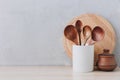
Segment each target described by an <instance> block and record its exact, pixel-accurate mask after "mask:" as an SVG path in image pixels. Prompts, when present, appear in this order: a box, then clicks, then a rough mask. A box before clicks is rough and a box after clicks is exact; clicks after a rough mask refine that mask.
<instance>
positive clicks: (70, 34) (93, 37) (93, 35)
mask: <svg viewBox="0 0 120 80" xmlns="http://www.w3.org/2000/svg"><path fill="white" fill-rule="evenodd" d="M81 34H83V36H84V39H85V41H84V43H81ZM64 35H65V37H66V38H68V39H69V40H71V41H72V42H74V43H75V44H76V45H83V44H84V46H85V45H94V44H95V42H97V41H101V40H102V39H103V38H104V36H105V32H104V30H103V29H102V28H101V27H99V26H95V27H94V28H93V30H92V29H91V27H90V26H89V25H85V26H84V27H83V29H82V22H81V21H80V20H77V21H76V23H75V26H74V25H67V26H66V28H65V29H64Z"/></svg>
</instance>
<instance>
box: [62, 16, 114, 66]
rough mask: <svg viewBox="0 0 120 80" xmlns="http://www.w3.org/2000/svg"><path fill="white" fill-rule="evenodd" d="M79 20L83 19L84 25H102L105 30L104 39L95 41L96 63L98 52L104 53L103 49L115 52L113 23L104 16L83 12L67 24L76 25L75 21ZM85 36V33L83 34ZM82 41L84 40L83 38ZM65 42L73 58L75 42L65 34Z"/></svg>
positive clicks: (67, 51)
mask: <svg viewBox="0 0 120 80" xmlns="http://www.w3.org/2000/svg"><path fill="white" fill-rule="evenodd" d="M77 20H81V21H82V23H83V26H82V27H84V26H85V25H89V26H91V28H92V29H93V28H94V27H95V26H100V27H101V28H102V29H103V30H104V31H105V37H104V39H103V40H102V41H99V42H96V43H95V46H94V48H95V51H94V52H95V53H94V54H95V57H94V63H95V64H96V61H97V60H98V54H100V53H103V49H109V50H110V53H112V52H113V50H114V47H115V42H116V41H115V40H116V38H115V32H114V30H113V28H112V25H111V24H110V23H109V22H108V21H107V20H106V19H104V18H103V17H101V16H98V15H95V14H83V15H81V16H78V17H76V18H74V19H73V20H72V21H70V23H68V24H67V25H75V22H76V21H77ZM82 38H83V35H82ZM82 42H84V40H83V39H82ZM63 43H64V48H65V51H66V53H67V54H68V56H69V57H70V58H72V45H74V43H73V42H72V41H70V40H68V39H67V38H66V37H65V36H63Z"/></svg>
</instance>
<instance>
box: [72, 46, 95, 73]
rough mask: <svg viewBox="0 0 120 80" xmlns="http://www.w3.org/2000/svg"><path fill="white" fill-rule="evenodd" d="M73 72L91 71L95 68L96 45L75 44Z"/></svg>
mask: <svg viewBox="0 0 120 80" xmlns="http://www.w3.org/2000/svg"><path fill="white" fill-rule="evenodd" d="M72 51H73V53H72V54H73V72H91V71H93V69H94V46H93V45H92V46H78V45H73V49H72Z"/></svg>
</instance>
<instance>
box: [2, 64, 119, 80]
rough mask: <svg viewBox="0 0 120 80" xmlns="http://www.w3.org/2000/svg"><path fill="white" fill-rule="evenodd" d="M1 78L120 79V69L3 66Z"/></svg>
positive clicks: (35, 79) (51, 79) (43, 79)
mask: <svg viewBox="0 0 120 80" xmlns="http://www.w3.org/2000/svg"><path fill="white" fill-rule="evenodd" d="M0 80H120V70H119V69H118V68H117V69H116V70H115V71H114V72H102V71H94V72H89V73H73V72H72V67H71V66H14V67H12V66H11V67H10V66H9V67H2V66H1V67H0Z"/></svg>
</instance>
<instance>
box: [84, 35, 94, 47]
mask: <svg viewBox="0 0 120 80" xmlns="http://www.w3.org/2000/svg"><path fill="white" fill-rule="evenodd" d="M94 44H95V41H93V40H92V39H91V37H90V38H88V40H87V41H86V43H85V46H87V45H94Z"/></svg>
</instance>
